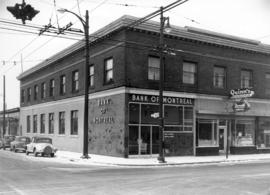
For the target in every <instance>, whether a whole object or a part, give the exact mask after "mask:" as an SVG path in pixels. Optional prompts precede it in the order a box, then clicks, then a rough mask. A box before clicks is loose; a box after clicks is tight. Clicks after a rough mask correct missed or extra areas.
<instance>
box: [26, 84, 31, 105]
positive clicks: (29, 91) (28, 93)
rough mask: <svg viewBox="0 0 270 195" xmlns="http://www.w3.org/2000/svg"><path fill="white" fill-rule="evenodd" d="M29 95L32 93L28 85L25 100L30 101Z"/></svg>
mask: <svg viewBox="0 0 270 195" xmlns="http://www.w3.org/2000/svg"><path fill="white" fill-rule="evenodd" d="M31 95H32V90H31V88H30V87H29V88H28V89H27V101H28V102H30V101H31Z"/></svg>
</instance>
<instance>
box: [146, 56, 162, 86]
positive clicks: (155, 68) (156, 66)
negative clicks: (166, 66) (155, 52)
mask: <svg viewBox="0 0 270 195" xmlns="http://www.w3.org/2000/svg"><path fill="white" fill-rule="evenodd" d="M159 77H160V60H159V58H157V57H148V80H155V81H158V80H159V79H160V78H159Z"/></svg>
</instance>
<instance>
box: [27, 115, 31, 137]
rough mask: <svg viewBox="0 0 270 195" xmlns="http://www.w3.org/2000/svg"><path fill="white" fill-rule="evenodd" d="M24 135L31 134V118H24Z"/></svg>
mask: <svg viewBox="0 0 270 195" xmlns="http://www.w3.org/2000/svg"><path fill="white" fill-rule="evenodd" d="M26 133H31V116H30V115H27V116H26Z"/></svg>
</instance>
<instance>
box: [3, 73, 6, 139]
mask: <svg viewBox="0 0 270 195" xmlns="http://www.w3.org/2000/svg"><path fill="white" fill-rule="evenodd" d="M5 134H6V78H5V75H4V76H3V137H4V135H5Z"/></svg>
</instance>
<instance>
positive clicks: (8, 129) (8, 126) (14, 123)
mask: <svg viewBox="0 0 270 195" xmlns="http://www.w3.org/2000/svg"><path fill="white" fill-rule="evenodd" d="M19 121H20V108H12V109H7V110H5V132H4V131H3V129H4V128H3V127H4V112H3V111H1V112H0V137H1V136H3V135H21V134H22V132H21V129H20V127H19Z"/></svg>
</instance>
